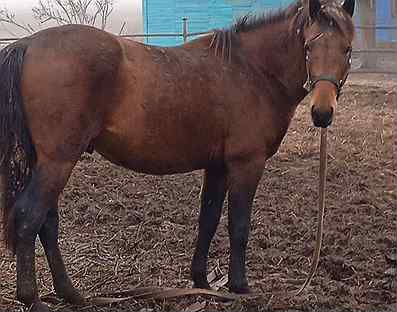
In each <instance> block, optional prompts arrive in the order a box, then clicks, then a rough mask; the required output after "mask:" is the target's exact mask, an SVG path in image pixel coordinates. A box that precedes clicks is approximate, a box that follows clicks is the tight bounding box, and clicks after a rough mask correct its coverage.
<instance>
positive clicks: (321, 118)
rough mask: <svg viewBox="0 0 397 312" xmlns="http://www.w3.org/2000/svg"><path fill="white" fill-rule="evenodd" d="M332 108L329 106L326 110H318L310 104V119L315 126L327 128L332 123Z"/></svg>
mask: <svg viewBox="0 0 397 312" xmlns="http://www.w3.org/2000/svg"><path fill="white" fill-rule="evenodd" d="M333 116H334V108H333V107H329V108H328V109H327V110H320V109H317V108H315V106H314V105H313V106H312V120H313V124H314V126H315V127H321V128H327V127H328V126H330V125H331V124H332V119H333Z"/></svg>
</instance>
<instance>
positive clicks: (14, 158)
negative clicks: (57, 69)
mask: <svg viewBox="0 0 397 312" xmlns="http://www.w3.org/2000/svg"><path fill="white" fill-rule="evenodd" d="M27 47H28V44H27V42H26V41H18V42H16V43H14V44H12V45H9V46H8V47H6V48H4V49H3V50H1V51H0V168H1V169H2V171H3V172H4V174H5V193H4V194H3V195H4V203H3V205H1V203H0V209H3V231H4V240H5V242H6V245H7V246H8V248H10V250H12V251H15V249H14V247H15V220H14V216H13V215H14V213H13V212H12V208H13V206H14V203H15V200H16V198H17V196H18V195H19V194H20V193H21V192H22V191H23V189H24V187H25V186H26V184H27V183H28V182H29V179H30V176H31V171H32V168H33V165H34V164H35V162H36V152H35V150H34V146H33V144H32V139H31V136H30V131H29V129H28V126H27V124H26V119H25V114H24V108H23V99H22V93H21V77H22V67H23V61H24V56H25V52H26V50H27ZM1 191H2V190H0V192H1ZM1 206H3V207H1Z"/></svg>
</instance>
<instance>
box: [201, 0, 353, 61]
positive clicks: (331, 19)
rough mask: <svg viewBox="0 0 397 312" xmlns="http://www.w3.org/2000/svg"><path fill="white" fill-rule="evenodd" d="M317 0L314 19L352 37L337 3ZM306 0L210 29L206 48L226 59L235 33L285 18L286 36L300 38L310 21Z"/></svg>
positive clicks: (265, 25) (299, 0)
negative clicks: (318, 4) (208, 45)
mask: <svg viewBox="0 0 397 312" xmlns="http://www.w3.org/2000/svg"><path fill="white" fill-rule="evenodd" d="M320 2H321V10H320V12H319V15H318V17H317V21H318V22H319V23H320V24H321V25H322V26H323V27H324V29H327V28H335V29H338V30H339V31H340V32H341V33H342V34H343V35H344V36H345V37H347V38H349V37H352V36H353V34H354V25H353V22H352V19H351V18H350V16H349V15H348V14H347V13H346V12H344V10H343V9H342V8H341V6H340V3H339V2H338V1H337V0H320ZM306 3H307V1H306V0H296V1H295V2H293V3H292V4H291V5H289V6H288V7H286V8H282V9H279V10H275V11H274V10H272V11H270V12H265V13H259V14H254V15H251V14H248V15H244V16H242V17H240V18H239V19H238V20H237V21H236V22H235V23H234V24H233V25H232V26H231V27H229V28H226V29H217V30H214V32H213V37H212V40H211V44H210V47H209V48H210V49H214V51H215V55H220V56H222V59H226V58H227V59H229V61H230V60H231V55H232V51H231V50H232V46H233V45H235V42H236V41H238V39H239V38H238V37H239V35H238V34H239V33H245V32H249V31H253V30H256V29H259V28H264V27H267V26H271V25H275V24H277V23H280V22H284V21H289V23H290V25H289V30H290V31H289V33H288V36H290V35H291V36H296V34H299V36H301V38H303V37H302V33H303V29H304V27H305V25H307V23H308V22H309V21H310V18H309V12H308V9H307V5H306ZM284 39H285V38H284Z"/></svg>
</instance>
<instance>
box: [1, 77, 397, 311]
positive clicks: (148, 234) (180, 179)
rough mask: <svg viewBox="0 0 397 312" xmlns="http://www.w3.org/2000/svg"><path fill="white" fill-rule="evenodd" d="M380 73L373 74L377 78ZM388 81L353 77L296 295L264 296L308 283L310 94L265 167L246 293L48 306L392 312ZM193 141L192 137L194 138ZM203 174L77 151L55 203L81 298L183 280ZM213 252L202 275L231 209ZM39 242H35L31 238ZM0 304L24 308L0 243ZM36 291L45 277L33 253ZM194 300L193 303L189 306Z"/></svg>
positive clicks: (391, 104) (221, 258)
mask: <svg viewBox="0 0 397 312" xmlns="http://www.w3.org/2000/svg"><path fill="white" fill-rule="evenodd" d="M375 78H376V77H375ZM395 114H396V98H395V83H393V82H392V81H391V80H389V79H388V78H386V79H385V78H384V77H381V78H379V79H378V78H376V80H373V79H372V80H371V81H369V80H363V79H362V77H359V76H355V75H352V79H351V80H350V82H349V84H348V85H346V86H345V88H344V94H343V96H342V97H341V100H340V104H339V106H338V109H337V116H336V120H335V122H334V124H333V126H332V127H331V128H330V131H329V135H328V138H329V141H328V143H329V169H328V176H327V199H326V201H327V211H326V219H325V235H324V245H323V249H322V253H321V262H320V265H319V269H318V272H317V275H316V277H315V278H314V280H313V281H312V283H311V285H310V286H309V287H308V289H307V290H306V291H305V293H304V294H303V295H302V296H300V297H297V298H293V299H280V298H277V296H272V293H273V294H275V293H277V292H280V291H289V290H293V289H296V288H297V287H298V286H299V285H300V283H301V282H302V281H303V279H304V278H305V276H306V274H307V272H308V269H309V265H310V258H311V255H312V252H313V247H314V238H315V234H314V233H315V224H316V217H317V187H318V178H317V175H318V166H319V152H318V151H319V131H318V130H317V129H315V128H313V126H312V124H311V120H310V116H309V107H308V105H307V101H306V102H304V103H303V104H302V105H300V106H299V108H298V111H297V114H296V116H295V118H294V120H293V123H292V125H291V127H290V129H289V131H288V135H287V136H286V138H285V140H284V142H283V144H282V146H281V148H280V151H279V152H278V154H276V155H275V156H274V157H273V158H272V159H271V160H270V161H268V163H267V168H266V170H265V172H264V174H263V178H262V180H261V183H260V185H259V188H258V191H257V195H256V199H255V202H254V208H253V217H252V231H251V236H250V242H249V248H248V252H247V253H248V261H247V267H248V275H249V281H250V286H251V287H252V290H253V291H254V292H257V293H262V294H263V295H262V296H261V297H259V298H254V299H241V300H237V301H234V302H228V303H225V302H220V301H216V300H214V299H211V298H204V297H197V296H192V297H184V298H179V299H173V300H164V301H153V300H136V301H135V300H131V301H128V302H125V303H122V304H113V305H111V306H102V307H85V308H77V307H72V306H67V305H64V304H62V303H61V302H57V301H53V302H52V304H51V308H52V309H53V310H56V311H62V312H67V311H68V312H69V311H87V312H94V311H113V312H121V311H142V312H143V311H183V310H185V309H187V310H186V311H195V310H194V309H193V308H194V307H197V310H196V311H199V308H201V309H205V310H211V311H212V310H218V311H296V310H298V311H302V310H303V311H313V310H316V311H319V310H322V311H323V310H327V311H393V310H394V311H396V308H397V307H396V302H397V295H396V292H397V282H396V280H397V276H396V268H397V264H396V256H395V255H396V251H397V244H396V223H395V220H396V170H395V163H394V152H395V148H396V145H395V144H396V137H395V129H396V128H395ZM192 140H194V138H192ZM200 181H201V172H193V173H189V174H182V175H174V176H162V177H158V176H148V175H143V174H137V173H134V172H131V171H127V170H125V169H123V168H120V167H117V166H115V165H113V164H111V163H109V162H108V161H106V160H104V159H103V158H101V157H100V156H99V155H97V154H93V155H84V156H83V157H82V160H81V161H80V162H79V163H78V164H77V166H76V168H75V170H74V173H73V175H72V177H71V179H70V181H69V184H68V186H67V188H66V189H65V191H64V193H63V195H62V198H61V200H60V213H61V242H60V244H61V248H62V251H63V254H64V259H65V262H66V265H67V267H68V269H69V273H70V276H71V278H72V280H73V282H74V284H75V286H77V287H78V289H80V290H81V291H83V292H84V293H85V294H87V295H88V294H93V293H104V292H109V291H117V290H125V289H130V288H133V287H135V286H167V287H190V286H191V281H190V277H189V270H190V261H191V256H192V253H193V248H194V242H195V238H196V232H197V220H198V213H199V208H198V196H199V191H200ZM224 210H225V211H224V214H223V217H222V219H221V224H220V226H219V228H218V231H217V234H216V237H215V239H214V241H213V244H212V246H211V251H210V262H209V268H210V271H213V270H215V271H216V272H217V274H218V277H219V278H221V277H222V276H224V275H225V274H226V273H227V259H228V245H229V241H228V235H227V224H226V223H227V222H226V221H227V218H226V213H227V209H224ZM38 245H39V244H38ZM0 254H1V258H0V311H22V310H23V307H22V305H20V304H19V303H17V302H16V301H14V297H15V260H14V259H13V258H12V257H11V256H10V255H9V253H7V252H6V251H5V249H4V246H2V245H0ZM36 266H37V272H38V273H37V275H38V283H39V287H40V291H41V294H50V293H51V292H52V291H53V289H52V283H51V277H50V274H49V270H48V266H47V264H46V260H45V256H44V253H43V250H42V249H41V246H38V248H37V264H36ZM194 304H195V305H194Z"/></svg>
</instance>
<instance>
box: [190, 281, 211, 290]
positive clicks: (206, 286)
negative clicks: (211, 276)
mask: <svg viewBox="0 0 397 312" xmlns="http://www.w3.org/2000/svg"><path fill="white" fill-rule="evenodd" d="M193 288H201V289H211V286H210V284H209V283H208V282H207V281H200V282H194V283H193Z"/></svg>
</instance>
